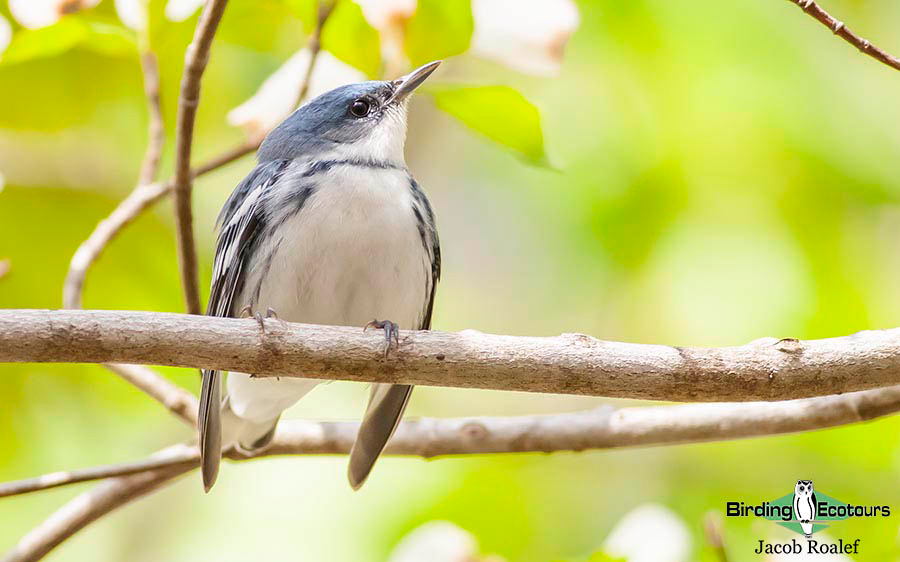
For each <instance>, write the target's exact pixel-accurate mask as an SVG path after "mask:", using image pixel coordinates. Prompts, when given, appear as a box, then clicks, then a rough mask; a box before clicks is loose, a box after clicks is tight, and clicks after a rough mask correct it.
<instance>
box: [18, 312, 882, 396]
mask: <svg viewBox="0 0 900 562" xmlns="http://www.w3.org/2000/svg"><path fill="white" fill-rule="evenodd" d="M382 343H383V342H382V340H381V339H379V336H378V335H377V334H373V333H371V332H369V333H366V332H364V331H363V330H362V329H360V328H356V327H352V326H322V325H311V324H298V323H292V322H286V321H283V320H275V319H270V320H268V321H266V326H265V330H260V326H259V324H258V323H257V322H256V320H254V319H238V318H215V317H210V316H197V315H191V314H172V313H164V312H139V311H114V310H52V311H51V310H20V309H6V310H0V362H64V363H133V364H140V365H166V366H173V367H191V368H209V369H217V370H221V371H237V372H242V373H254V374H255V375H257V376H260V377H273V376H281V377H296V376H302V377H304V378H313V379H320V380H348V381H357V382H381V383H393V384H417V385H425V386H451V387H458V388H484V389H493V390H519V391H526V392H545V393H561V394H581V395H590V396H610V397H619V398H637V399H647V400H666V401H681V402H721V401H739V402H741V401H752V400H789V399H793V398H806V397H810V396H826V395H828V394H837V393H840V392H851V391H855V390H867V389H871V388H878V387H883V386H890V385H895V384H900V328H895V329H891V330H871V331H867V332H860V333H857V334H853V335H850V336H843V337H838V338H827V339H820V340H806V341H802V340H795V339H783V340H778V339H775V338H766V339H760V340H756V341H753V342H751V343H749V344H747V345H743V346H738V347H721V348H699V347H698V348H683V347H672V346H666V345H649V344H633V343H619V342H610V341H601V340H598V339H596V338H592V337H590V336H586V335H584V334H563V335H561V336H556V337H525V336H506V335H493V334H484V333H481V332H476V331H474V330H464V331H462V332H441V331H436V330H431V331H405V330H404V331H402V332H401V335H400V346H399V348H398V349H397V350H396V351H395V352H394V353H392V354H391V357H389V358H388V359H386V360H385V359H384V358H383V348H382Z"/></svg>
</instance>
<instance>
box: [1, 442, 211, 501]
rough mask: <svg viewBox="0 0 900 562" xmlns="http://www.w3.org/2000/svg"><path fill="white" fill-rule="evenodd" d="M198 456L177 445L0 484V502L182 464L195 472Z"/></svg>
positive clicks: (187, 448) (193, 451) (186, 447)
mask: <svg viewBox="0 0 900 562" xmlns="http://www.w3.org/2000/svg"><path fill="white" fill-rule="evenodd" d="M199 454H200V453H199V451H198V450H197V448H196V447H191V446H188V445H177V446H174V447H170V448H169V449H166V450H165V453H160V454H156V455H153V456H151V457H149V458H147V459H142V460H139V461H133V462H126V463H119V464H108V465H103V466H95V467H91V468H83V469H79V470H63V471H60V472H52V473H50V474H44V475H42V476H38V477H35V478H27V479H25V480H16V481H14V482H4V483H2V484H0V498H2V497H6V496H15V495H19V494H27V493H30V492H36V491H38V490H48V489H50V488H57V487H59V486H68V485H70V484H77V483H79V482H89V481H91V480H102V479H104V478H114V477H117V476H129V475H131V474H137V473H139V472H148V471H151V470H157V469H160V468H171V467H175V466H179V465H181V464H185V465H187V466H188V467H189V468H193V467H195V466H197V462H198V460H199Z"/></svg>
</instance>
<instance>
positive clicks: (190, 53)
mask: <svg viewBox="0 0 900 562" xmlns="http://www.w3.org/2000/svg"><path fill="white" fill-rule="evenodd" d="M226 3H227V0H208V1H207V2H206V3H205V4H204V6H203V12H202V13H201V14H200V21H198V22H197V29H196V30H195V31H194V39H193V41H191V44H190V45H188V48H187V51H186V52H185V56H184V74H183V75H182V78H181V94H180V96H179V98H178V114H177V117H176V121H175V178H174V192H175V217H176V224H177V227H178V228H177V236H178V259H179V263H180V270H181V285H182V288H183V290H184V300H185V307H186V308H187V312H188V313H189V314H200V312H201V309H200V290H199V285H198V282H197V249H196V247H195V245H194V230H193V221H194V219H193V212H192V210H191V180H192V177H191V145H192V143H193V139H194V121H195V120H196V117H197V106H198V105H199V104H200V79H201V78H202V76H203V71H204V70H205V69H206V63H207V62H208V61H209V50H210V47H211V46H212V40H213V37H214V36H215V34H216V29H217V28H218V26H219V21H220V20H221V19H222V14H223V13H224V12H225V4H226Z"/></svg>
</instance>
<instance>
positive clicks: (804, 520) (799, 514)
mask: <svg viewBox="0 0 900 562" xmlns="http://www.w3.org/2000/svg"><path fill="white" fill-rule="evenodd" d="M815 518H816V494H815V492H814V491H813V483H812V480H797V485H796V486H794V519H796V520H797V522H798V523H800V528H801V529H803V534H804V535H806V538H810V537H812V531H813V523H812V522H813V521H814V520H815Z"/></svg>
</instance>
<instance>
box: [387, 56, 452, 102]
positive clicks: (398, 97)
mask: <svg viewBox="0 0 900 562" xmlns="http://www.w3.org/2000/svg"><path fill="white" fill-rule="evenodd" d="M441 62H442V61H439V60H436V61H433V62H430V63H428V64H425V65H422V66H420V67H419V68H417V69H415V70H413V71H412V72H410V73H409V74H407V75H406V76H401V77H400V78H397V79H396V80H394V81H392V82H391V84H392V85H393V86H394V95H393V96H391V99H390V100H389V101H388V103H396V102H400V101H403V100H404V99H406V97H407V96H409V94H411V93H412V92H413V90H415V89H416V88H418V87H419V85H421V84H422V82H424V81H425V79H426V78H428V77H429V76H431V73H432V72H434V71H435V69H437V67H439V66H440V65H441Z"/></svg>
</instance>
